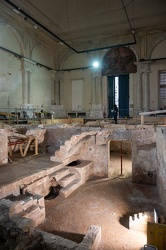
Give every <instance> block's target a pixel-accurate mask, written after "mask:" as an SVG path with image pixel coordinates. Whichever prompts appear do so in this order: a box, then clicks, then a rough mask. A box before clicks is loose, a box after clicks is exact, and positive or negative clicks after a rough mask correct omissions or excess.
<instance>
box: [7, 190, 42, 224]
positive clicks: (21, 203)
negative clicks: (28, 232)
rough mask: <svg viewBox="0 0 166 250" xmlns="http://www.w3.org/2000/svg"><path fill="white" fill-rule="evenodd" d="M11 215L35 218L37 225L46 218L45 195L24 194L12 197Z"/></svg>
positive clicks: (13, 216) (34, 221)
mask: <svg viewBox="0 0 166 250" xmlns="http://www.w3.org/2000/svg"><path fill="white" fill-rule="evenodd" d="M10 202H11V205H10V216H11V217H12V218H16V216H20V217H23V218H27V219H31V220H33V225H34V226H35V227H36V226H38V225H39V224H41V223H42V222H43V221H44V220H45V202H44V197H43V196H40V195H27V194H24V195H23V194H22V195H18V196H14V197H11V198H10Z"/></svg>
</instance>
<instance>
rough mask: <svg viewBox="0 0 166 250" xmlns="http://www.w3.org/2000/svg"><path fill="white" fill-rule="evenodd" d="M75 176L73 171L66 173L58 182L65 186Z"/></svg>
mask: <svg viewBox="0 0 166 250" xmlns="http://www.w3.org/2000/svg"><path fill="white" fill-rule="evenodd" d="M75 178H76V175H75V174H73V173H69V174H68V175H65V176H64V177H63V178H61V179H60V180H59V181H58V183H59V185H60V186H61V187H65V186H67V185H68V184H69V183H71V182H72V181H74V180H75Z"/></svg>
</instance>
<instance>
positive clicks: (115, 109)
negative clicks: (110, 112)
mask: <svg viewBox="0 0 166 250" xmlns="http://www.w3.org/2000/svg"><path fill="white" fill-rule="evenodd" d="M117 116H118V107H117V106H116V104H114V121H115V124H117Z"/></svg>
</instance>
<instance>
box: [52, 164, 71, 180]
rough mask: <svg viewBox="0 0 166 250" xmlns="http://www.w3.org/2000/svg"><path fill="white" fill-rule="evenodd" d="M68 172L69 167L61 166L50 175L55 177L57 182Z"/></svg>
mask: <svg viewBox="0 0 166 250" xmlns="http://www.w3.org/2000/svg"><path fill="white" fill-rule="evenodd" d="M68 174H69V168H66V167H63V168H61V169H59V170H58V171H56V172H54V173H52V174H51V177H53V178H55V180H56V181H57V182H59V180H60V179H62V178H63V177H65V176H66V175H68Z"/></svg>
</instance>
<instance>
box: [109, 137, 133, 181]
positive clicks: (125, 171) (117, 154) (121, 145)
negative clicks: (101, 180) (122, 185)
mask: <svg viewBox="0 0 166 250" xmlns="http://www.w3.org/2000/svg"><path fill="white" fill-rule="evenodd" d="M131 175H132V148H131V141H127V140H110V141H109V142H108V177H110V178H116V177H118V176H124V177H130V176H131Z"/></svg>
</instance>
